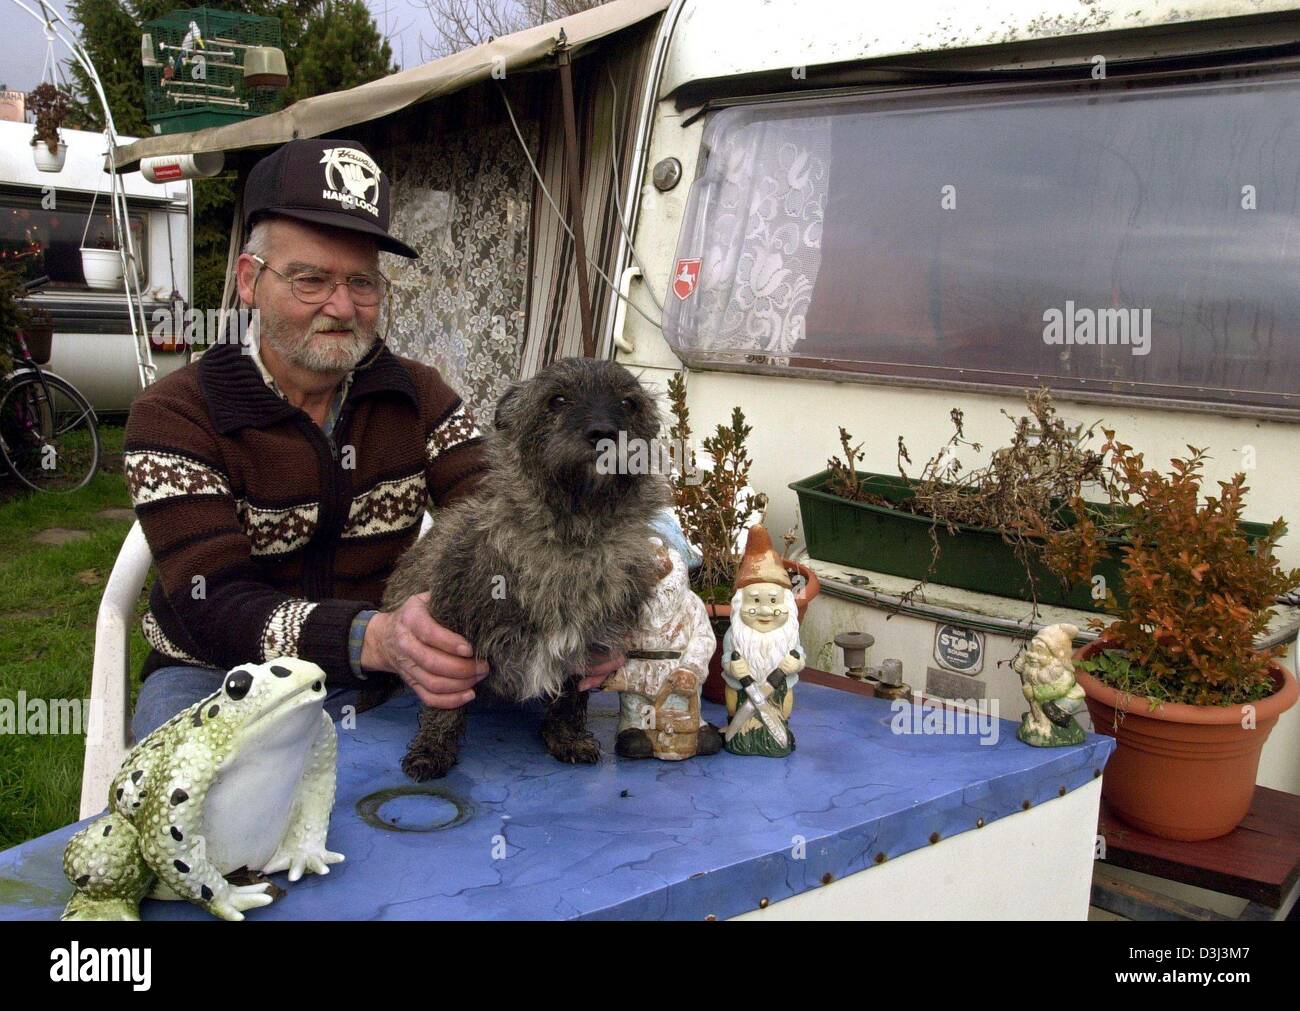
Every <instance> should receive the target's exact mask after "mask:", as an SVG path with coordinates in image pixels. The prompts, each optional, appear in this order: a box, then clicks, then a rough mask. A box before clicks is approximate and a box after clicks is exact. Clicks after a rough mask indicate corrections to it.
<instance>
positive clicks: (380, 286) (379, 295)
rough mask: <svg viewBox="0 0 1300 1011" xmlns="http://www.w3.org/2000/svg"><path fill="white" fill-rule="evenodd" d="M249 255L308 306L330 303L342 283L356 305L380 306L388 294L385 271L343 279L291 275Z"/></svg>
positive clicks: (315, 274) (315, 275)
mask: <svg viewBox="0 0 1300 1011" xmlns="http://www.w3.org/2000/svg"><path fill="white" fill-rule="evenodd" d="M248 255H249V256H250V257H252V258H253V259H254V260H256V261H257V262H258V263H260V264H261V265H262V266H263V267H265V268H266V269H267V270H269V271H270V272H271V273H272V274H275V275H276V276H277V277H280V278H283V279H284V280H286V281H288V282H289V287H290V289H291V290H292V291H293V294H294V297H295V298H297V299H298V301H299V302H306V303H307V304H308V305H321V304H322V303H324V302H328V301H329V300H330V298H331V297H333V295H334V289H335V288H337V287H338V286H339V285H340V284H346V285H347V286H348V294H349V295H350V296H351V298H352V303H353V305H360V306H371V305H378V304H379V303H380V302H381V301H382V300H383V298H384V296H385V295H386V294H387V293H388V278H386V277H384V275H383V274H380V275H379V276H378V277H372V276H371V275H370V274H353V275H352V276H351V277H348V278H345V279H344V280H342V281H336V280H334V279H333V278H332V277H327V276H326V275H324V274H317V273H306V274H296V275H295V276H293V277H289V276H288V275H286V274H282V273H280V271H278V270H276V269H275V268H274V267H272V266H271V265H270V264H269V263H267V262H266V261H265V260H263V259H262V258H261V257H260V256H258V255H257V254H255V253H249V254H248Z"/></svg>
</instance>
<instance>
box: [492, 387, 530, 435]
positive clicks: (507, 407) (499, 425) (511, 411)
mask: <svg viewBox="0 0 1300 1011" xmlns="http://www.w3.org/2000/svg"><path fill="white" fill-rule="evenodd" d="M523 388H524V385H523V383H515V384H514V385H513V386H511V387H510V388H509V389H507V390H506V391H505V393H503V394H501V397H500V399H499V400H497V406H496V411H495V412H494V413H493V416H492V425H493V427H494V428H496V429H497V430H498V431H501V432H504V431H505V430H506V429H508V428H509V427H510V425H511V423H512V421H514V419H515V416H516V415H517V414H518V413H519V406H520V405H519V395H520V393H521V392H522V391H523Z"/></svg>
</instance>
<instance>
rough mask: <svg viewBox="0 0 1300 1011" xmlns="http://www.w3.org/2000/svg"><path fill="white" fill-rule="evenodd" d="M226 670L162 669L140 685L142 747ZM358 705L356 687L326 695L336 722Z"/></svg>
mask: <svg viewBox="0 0 1300 1011" xmlns="http://www.w3.org/2000/svg"><path fill="white" fill-rule="evenodd" d="M225 676H226V671H223V670H217V669H216V668H213V667H183V666H181V667H160V668H159V669H158V670H156V671H154V672H153V673H152V674H150V675H149V676H148V677H147V678H145V679H144V683H143V684H142V685H140V695H139V697H138V698H137V699H136V700H135V715H134V716H132V717H131V734H132V736H133V738H134V742H135V743H136V744H139V743H140V742H141V741H143V740H144V739H145V738H146V737H148V736H149V735H150V734H151V733H153V732H154V731H155V730H157V729H158V728H159V727H161V726H162V725H163V724H164V723H166V722H167V721H168V720H170V719H171V718H172V717H173V716H175V715H176V714H177V713H179V712H180V711H181V710H182V709H188V708H189V707H190V706H192V705H194V703H196V702H198V701H200V700H201V699H206V698H207V697H208V696H209V695H211V694H212V693H213V692H215V691H216V690H217V689H218V688H220V687H221V683H222V681H223V680H224V679H225ZM356 704H357V690H356V689H355V688H335V689H333V690H332V691H327V692H326V694H325V711H326V712H327V713H329V714H330V716H331V717H333V718H334V719H336V720H337V719H338V718H339V716H341V715H342V712H343V707H344V706H348V705H351V706H355V705H356Z"/></svg>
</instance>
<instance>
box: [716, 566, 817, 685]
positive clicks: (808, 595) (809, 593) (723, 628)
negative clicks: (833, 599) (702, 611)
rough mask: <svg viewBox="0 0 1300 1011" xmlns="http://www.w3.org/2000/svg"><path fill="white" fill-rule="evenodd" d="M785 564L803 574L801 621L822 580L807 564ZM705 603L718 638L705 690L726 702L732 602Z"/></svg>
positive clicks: (799, 595)
mask: <svg viewBox="0 0 1300 1011" xmlns="http://www.w3.org/2000/svg"><path fill="white" fill-rule="evenodd" d="M782 564H783V565H784V566H785V567H786V570H787V571H788V572H790V573H795V572H798V573H799V574H800V575H802V576H803V578H804V585H803V587H802V588H801V589H800V590H799V592H798V593H796V594H795V595H794V606H795V608H796V609H797V611H798V613H799V621H800V622H802V621H803V616H804V615H805V614H806V613H807V611H808V605H809V603H811V601H812V599H813V598H814V597H815V596H817V594H819V593H821V590H822V584H821V582H820V580H818V578H817V573H815V572H813V570H812V569H810V568H808V566H806V565H800V564H799V563H798V562H792V561H790V560H789V559H785V560H783V561H782ZM704 606H705V607H706V608H708V611H709V620H710V621H711V622H712V623H713V633H714V635H716V636H717V638H718V644H717V645H716V646H714V647H713V656H712V657H711V658H710V659H709V676H708V677H707V678H706V679H705V681H704V690H703V694H704V697H705V698H706V699H708V700H709V701H710V702H716V703H717V704H718V705H723V704H724V703H725V702H726V698H727V696H726V694H725V692H726V687H727V683H726V682H725V681H723V680H722V637H723V636H724V635H726V634H727V629H728V628H730V627H731V605H730V604H705V605H704Z"/></svg>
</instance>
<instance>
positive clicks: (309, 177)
mask: <svg viewBox="0 0 1300 1011" xmlns="http://www.w3.org/2000/svg"><path fill="white" fill-rule="evenodd" d="M266 214H277V215H281V216H283V217H286V218H294V219H296V220H298V221H306V222H309V223H311V224H316V225H327V226H329V227H331V228H344V229H347V230H348V231H353V232H361V233H363V234H365V235H370V236H373V237H374V239H375V242H376V244H377V245H378V246H379V248H380V249H382V250H385V251H386V252H389V253H396V254H397V255H398V256H405V257H407V258H409V259H415V258H416V257H418V256H419V255H420V254H419V253H417V252H416V251H415V250H414V249H412V248H411V247H410V246H408V245H407V244H406V243H404V242H402V241H401V240H399V239H395V238H393V236H391V235H389V234H388V214H389V183H388V175H387V173H385V172H384V171H383V170H382V169H381V168H380V167H379V166H378V165H376V164H375V160H374V159H373V158H371V157H370V152H369V151H367V150H366V149H365V147H363V146H362V145H361V144H358V143H356V142H355V141H350V140H327V139H321V138H316V139H312V140H291V141H289V143H287V144H283V145H281V146H280V147H279V148H277V149H276V150H275V151H273V152H272V153H271V154H269V155H267V156H266V157H265V158H263V159H262V160H261V161H259V162H258V163H257V164H256V165H254V166H253V170H252V171H251V172H250V173H249V174H248V182H247V183H245V184H244V227H245V229H247V228H248V227H249V226H250V225H252V224H253V223H254V221H255V220H256V219H257V218H258V217H260V216H262V215H266Z"/></svg>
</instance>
